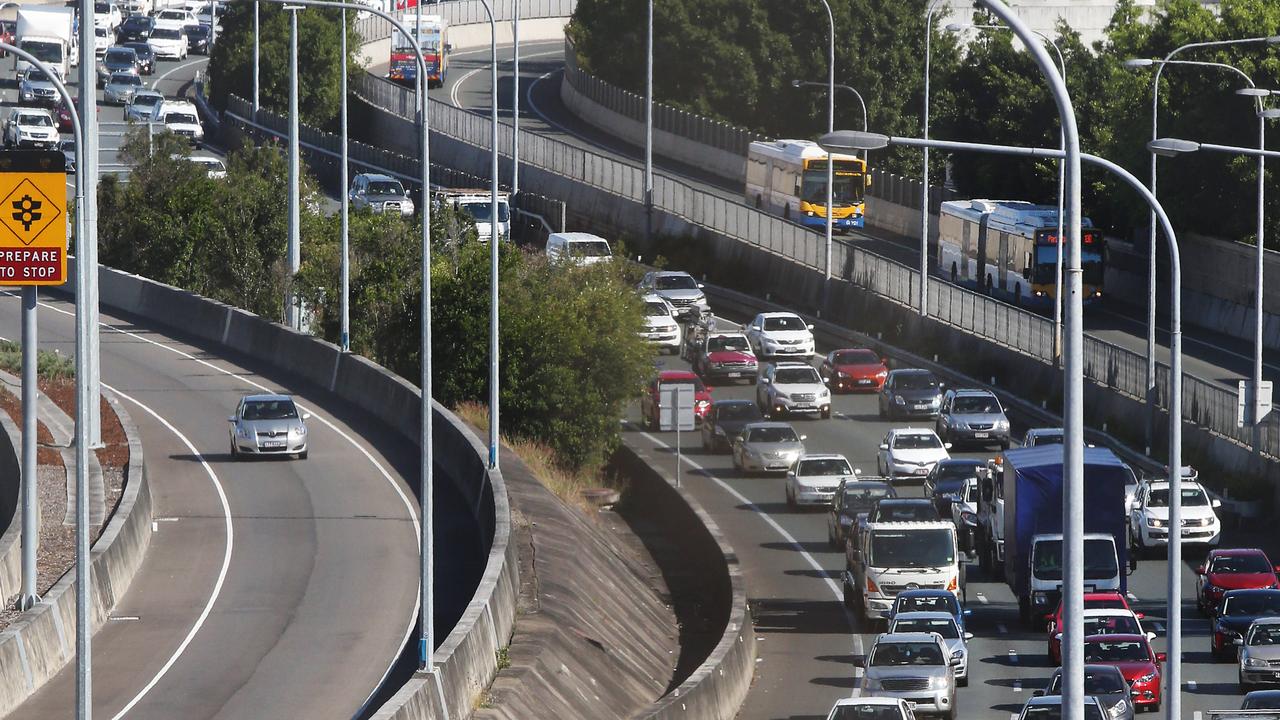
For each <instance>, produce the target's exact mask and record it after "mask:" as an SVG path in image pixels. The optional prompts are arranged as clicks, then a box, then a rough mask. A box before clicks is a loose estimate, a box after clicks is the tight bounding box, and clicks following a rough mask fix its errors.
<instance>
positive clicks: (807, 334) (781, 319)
mask: <svg viewBox="0 0 1280 720" xmlns="http://www.w3.org/2000/svg"><path fill="white" fill-rule="evenodd" d="M747 339H748V340H750V341H751V347H752V348H753V349H754V350H755V351H756V355H757V356H758V357H761V358H771V357H778V356H782V355H786V356H791V357H800V358H807V357H809V356H810V355H813V326H812V325H809V324H808V323H806V322H805V321H804V320H802V319H801V318H800V316H799V315H796V314H795V313H789V312H767V313H760V314H759V315H757V316H756V317H755V319H754V320H752V321H751V322H750V323H749V324H748V325H747Z"/></svg>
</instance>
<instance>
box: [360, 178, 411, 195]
mask: <svg viewBox="0 0 1280 720" xmlns="http://www.w3.org/2000/svg"><path fill="white" fill-rule="evenodd" d="M368 192H369V194H370V195H404V186H403V185H401V184H400V183H398V182H396V181H395V180H374V181H372V182H370V183H369V190H368Z"/></svg>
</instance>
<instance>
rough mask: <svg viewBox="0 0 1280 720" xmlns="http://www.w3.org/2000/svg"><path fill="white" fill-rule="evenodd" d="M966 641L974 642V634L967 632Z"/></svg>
mask: <svg viewBox="0 0 1280 720" xmlns="http://www.w3.org/2000/svg"><path fill="white" fill-rule="evenodd" d="M964 639H965V640H972V639H973V633H971V632H966V633H965V634H964Z"/></svg>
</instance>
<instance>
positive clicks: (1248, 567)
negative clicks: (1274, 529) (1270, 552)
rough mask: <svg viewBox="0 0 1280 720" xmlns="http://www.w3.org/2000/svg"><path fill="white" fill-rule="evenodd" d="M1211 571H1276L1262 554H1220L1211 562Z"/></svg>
mask: <svg viewBox="0 0 1280 720" xmlns="http://www.w3.org/2000/svg"><path fill="white" fill-rule="evenodd" d="M1209 572H1211V573H1249V574H1254V573H1267V574H1271V573H1273V572H1275V569H1274V568H1272V567H1271V565H1270V563H1268V562H1267V559H1266V558H1265V557H1263V556H1261V555H1219V556H1217V557H1215V558H1214V559H1213V562H1211V563H1209Z"/></svg>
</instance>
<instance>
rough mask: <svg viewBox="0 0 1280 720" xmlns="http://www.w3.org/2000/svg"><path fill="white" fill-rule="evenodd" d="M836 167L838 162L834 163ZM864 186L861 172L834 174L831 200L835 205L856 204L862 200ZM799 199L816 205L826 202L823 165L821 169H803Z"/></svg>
mask: <svg viewBox="0 0 1280 720" xmlns="http://www.w3.org/2000/svg"><path fill="white" fill-rule="evenodd" d="M836 167H837V168H838V167H840V163H839V162H837V163H836ZM864 187H865V185H864V183H863V182H862V173H860V172H859V173H858V174H856V175H836V176H835V181H834V182H833V183H832V185H831V197H832V202H833V203H834V204H835V206H836V207H840V206H842V205H856V204H857V203H860V202H862V192H863V188H864ZM800 199H801V200H804V201H805V202H808V203H814V204H817V205H826V204H827V169H826V167H825V166H824V167H823V168H822V169H821V170H806V171H805V173H804V179H803V181H802V182H801V185H800Z"/></svg>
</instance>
